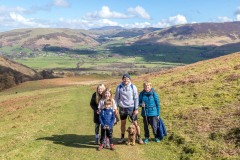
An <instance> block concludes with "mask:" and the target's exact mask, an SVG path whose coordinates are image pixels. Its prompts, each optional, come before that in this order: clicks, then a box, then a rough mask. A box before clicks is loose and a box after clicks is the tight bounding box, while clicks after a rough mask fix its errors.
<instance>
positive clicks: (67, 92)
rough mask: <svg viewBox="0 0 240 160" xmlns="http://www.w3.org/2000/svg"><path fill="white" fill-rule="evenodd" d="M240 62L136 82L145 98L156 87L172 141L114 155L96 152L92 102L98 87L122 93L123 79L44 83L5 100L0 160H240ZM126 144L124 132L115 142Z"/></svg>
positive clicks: (216, 62) (226, 60)
mask: <svg viewBox="0 0 240 160" xmlns="http://www.w3.org/2000/svg"><path fill="white" fill-rule="evenodd" d="M239 59H240V53H235V54H231V55H228V56H224V57H220V58H217V59H213V60H208V61H202V62H198V63H195V64H192V65H188V66H184V67H177V68H175V69H172V70H168V71H165V72H160V73H155V74H148V75H143V76H138V77H132V80H133V82H134V84H136V85H137V87H138V88H139V91H141V89H142V83H143V81H144V80H147V79H148V80H151V81H152V82H153V86H154V88H155V90H157V92H158V94H159V96H160V98H161V117H162V119H163V120H164V122H165V125H166V127H167V131H168V134H169V135H168V137H166V138H165V139H164V140H163V141H162V142H160V143H159V144H157V143H155V142H153V141H151V142H150V143H149V144H148V145H136V146H134V147H132V146H126V145H116V150H115V151H110V150H106V149H105V150H103V151H100V152H98V151H96V148H97V146H95V145H93V140H94V136H93V133H94V124H93V122H92V119H93V118H92V111H91V109H90V107H89V101H90V97H91V94H92V93H93V92H94V90H95V86H96V84H98V83H105V84H107V85H108V86H110V87H111V88H112V89H113V90H115V87H116V86H117V84H118V83H119V82H120V81H121V77H119V78H118V79H113V78H112V77H101V76H98V77H95V76H85V77H78V78H64V79H60V78H59V79H51V80H41V81H33V82H26V83H23V84H21V85H19V86H16V87H14V88H11V89H9V90H5V91H4V92H0V135H1V136H0V159H96V158H98V159H109V157H113V158H112V159H119V160H120V159H124V160H125V159H131V160H132V159H133V160H134V159H138V160H139V159H150V160H151V159H152V160H153V159H160V158H161V159H164V160H169V159H185V160H186V159H196V160H198V159H202V160H205V159H219V160H220V159H231V160H232V159H238V158H239V154H240V148H239V147H240V144H239V143H240V141H239V137H240V130H239V128H240V126H239V124H240V119H239V117H240V108H239V106H240V98H239V97H240V96H239V94H240V80H239V79H240V62H239ZM139 122H140V126H141V127H142V126H143V124H142V123H141V122H142V118H141V117H140V120H139ZM128 123H129V122H128ZM142 135H143V132H142ZM119 136H120V124H118V125H117V126H115V128H114V141H115V142H116V141H117V140H118V138H119ZM80 157H81V158H80Z"/></svg>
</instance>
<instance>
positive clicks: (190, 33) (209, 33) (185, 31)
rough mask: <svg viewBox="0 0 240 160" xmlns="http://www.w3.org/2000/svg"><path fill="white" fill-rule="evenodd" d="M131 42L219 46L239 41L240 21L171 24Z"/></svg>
mask: <svg viewBox="0 0 240 160" xmlns="http://www.w3.org/2000/svg"><path fill="white" fill-rule="evenodd" d="M133 42H135V43H148V44H149V43H162V44H170V45H176V46H221V45H225V44H229V43H240V22H226V23H195V24H186V25H179V26H173V27H169V28H165V29H162V30H159V31H155V32H152V33H148V34H145V35H143V36H141V37H138V38H136V39H135V40H134V41H133Z"/></svg>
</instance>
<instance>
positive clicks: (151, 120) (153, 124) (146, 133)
mask: <svg viewBox="0 0 240 160" xmlns="http://www.w3.org/2000/svg"><path fill="white" fill-rule="evenodd" d="M143 124H144V136H145V138H149V137H150V135H149V129H148V125H149V124H150V125H151V127H152V130H153V134H154V137H155V138H158V137H157V124H158V119H157V116H150V117H146V116H143Z"/></svg>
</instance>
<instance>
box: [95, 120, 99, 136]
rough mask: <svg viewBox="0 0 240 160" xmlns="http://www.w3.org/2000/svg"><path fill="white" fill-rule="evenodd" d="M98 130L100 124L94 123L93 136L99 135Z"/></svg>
mask: <svg viewBox="0 0 240 160" xmlns="http://www.w3.org/2000/svg"><path fill="white" fill-rule="evenodd" d="M99 129H100V124H99V123H95V134H96V135H97V134H99Z"/></svg>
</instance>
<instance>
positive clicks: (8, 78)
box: [0, 57, 42, 91]
mask: <svg viewBox="0 0 240 160" xmlns="http://www.w3.org/2000/svg"><path fill="white" fill-rule="evenodd" d="M41 78H42V77H41V76H40V75H39V74H38V73H37V72H36V71H35V70H33V69H31V68H28V67H26V66H24V65H21V64H19V63H17V62H14V61H11V60H9V59H6V58H3V57H0V91H1V90H2V89H6V88H10V87H12V86H14V85H15V84H18V83H22V82H25V81H29V80H37V79H41Z"/></svg>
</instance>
